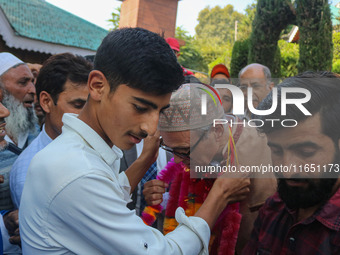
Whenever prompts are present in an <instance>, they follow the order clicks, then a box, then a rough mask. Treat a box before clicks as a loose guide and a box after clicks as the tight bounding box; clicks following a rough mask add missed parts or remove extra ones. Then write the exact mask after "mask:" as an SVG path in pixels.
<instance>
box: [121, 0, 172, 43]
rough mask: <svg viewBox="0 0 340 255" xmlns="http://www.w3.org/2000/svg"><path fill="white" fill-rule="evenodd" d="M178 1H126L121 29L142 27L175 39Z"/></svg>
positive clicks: (123, 7) (123, 4)
mask: <svg viewBox="0 0 340 255" xmlns="http://www.w3.org/2000/svg"><path fill="white" fill-rule="evenodd" d="M177 4H178V0H125V1H123V3H122V8H121V16H120V23H119V27H120V28H121V27H142V28H145V29H148V30H150V31H153V32H155V33H158V34H161V35H164V37H165V38H167V37H175V29H176V16H177Z"/></svg>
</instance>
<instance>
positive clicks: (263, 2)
mask: <svg viewBox="0 0 340 255" xmlns="http://www.w3.org/2000/svg"><path fill="white" fill-rule="evenodd" d="M294 20H295V15H294V12H293V10H292V4H291V2H290V0H258V3H257V8H256V15H255V18H254V21H253V24H252V28H253V29H252V33H251V36H250V49H249V61H248V62H250V63H260V64H263V65H265V66H268V67H269V69H270V70H272V75H273V77H280V70H276V68H275V65H274V59H275V55H276V54H277V49H278V47H277V41H278V40H279V38H280V34H281V31H282V30H283V29H284V28H285V27H286V26H287V24H289V23H291V22H293V21H294ZM274 70H275V71H274Z"/></svg>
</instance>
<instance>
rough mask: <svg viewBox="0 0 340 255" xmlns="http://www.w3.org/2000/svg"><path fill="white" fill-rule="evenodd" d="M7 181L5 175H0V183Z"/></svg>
mask: <svg viewBox="0 0 340 255" xmlns="http://www.w3.org/2000/svg"><path fill="white" fill-rule="evenodd" d="M4 181H5V178H4V176H3V175H0V183H3V182H4Z"/></svg>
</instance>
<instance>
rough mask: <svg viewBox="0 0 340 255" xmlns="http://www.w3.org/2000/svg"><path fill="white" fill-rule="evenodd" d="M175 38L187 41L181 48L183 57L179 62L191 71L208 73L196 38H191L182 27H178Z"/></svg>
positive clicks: (181, 56)
mask: <svg viewBox="0 0 340 255" xmlns="http://www.w3.org/2000/svg"><path fill="white" fill-rule="evenodd" d="M175 37H176V38H177V39H180V40H183V41H185V45H184V46H182V47H181V55H180V57H179V58H178V62H179V63H180V64H181V65H182V66H184V67H187V68H189V69H193V70H196V71H201V72H207V71H208V67H207V65H204V61H203V57H202V55H201V53H200V50H199V48H198V46H197V45H196V44H195V40H194V37H192V36H190V35H189V33H188V31H186V30H184V29H183V28H182V27H176V35H175Z"/></svg>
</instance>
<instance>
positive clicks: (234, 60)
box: [230, 39, 249, 78]
mask: <svg viewBox="0 0 340 255" xmlns="http://www.w3.org/2000/svg"><path fill="white" fill-rule="evenodd" d="M248 53H249V39H246V40H239V41H236V42H235V44H234V47H233V51H232V54H231V56H232V57H231V62H230V76H231V77H233V78H237V77H238V73H239V72H240V71H241V69H242V68H243V67H245V66H246V65H247V64H248Z"/></svg>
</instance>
